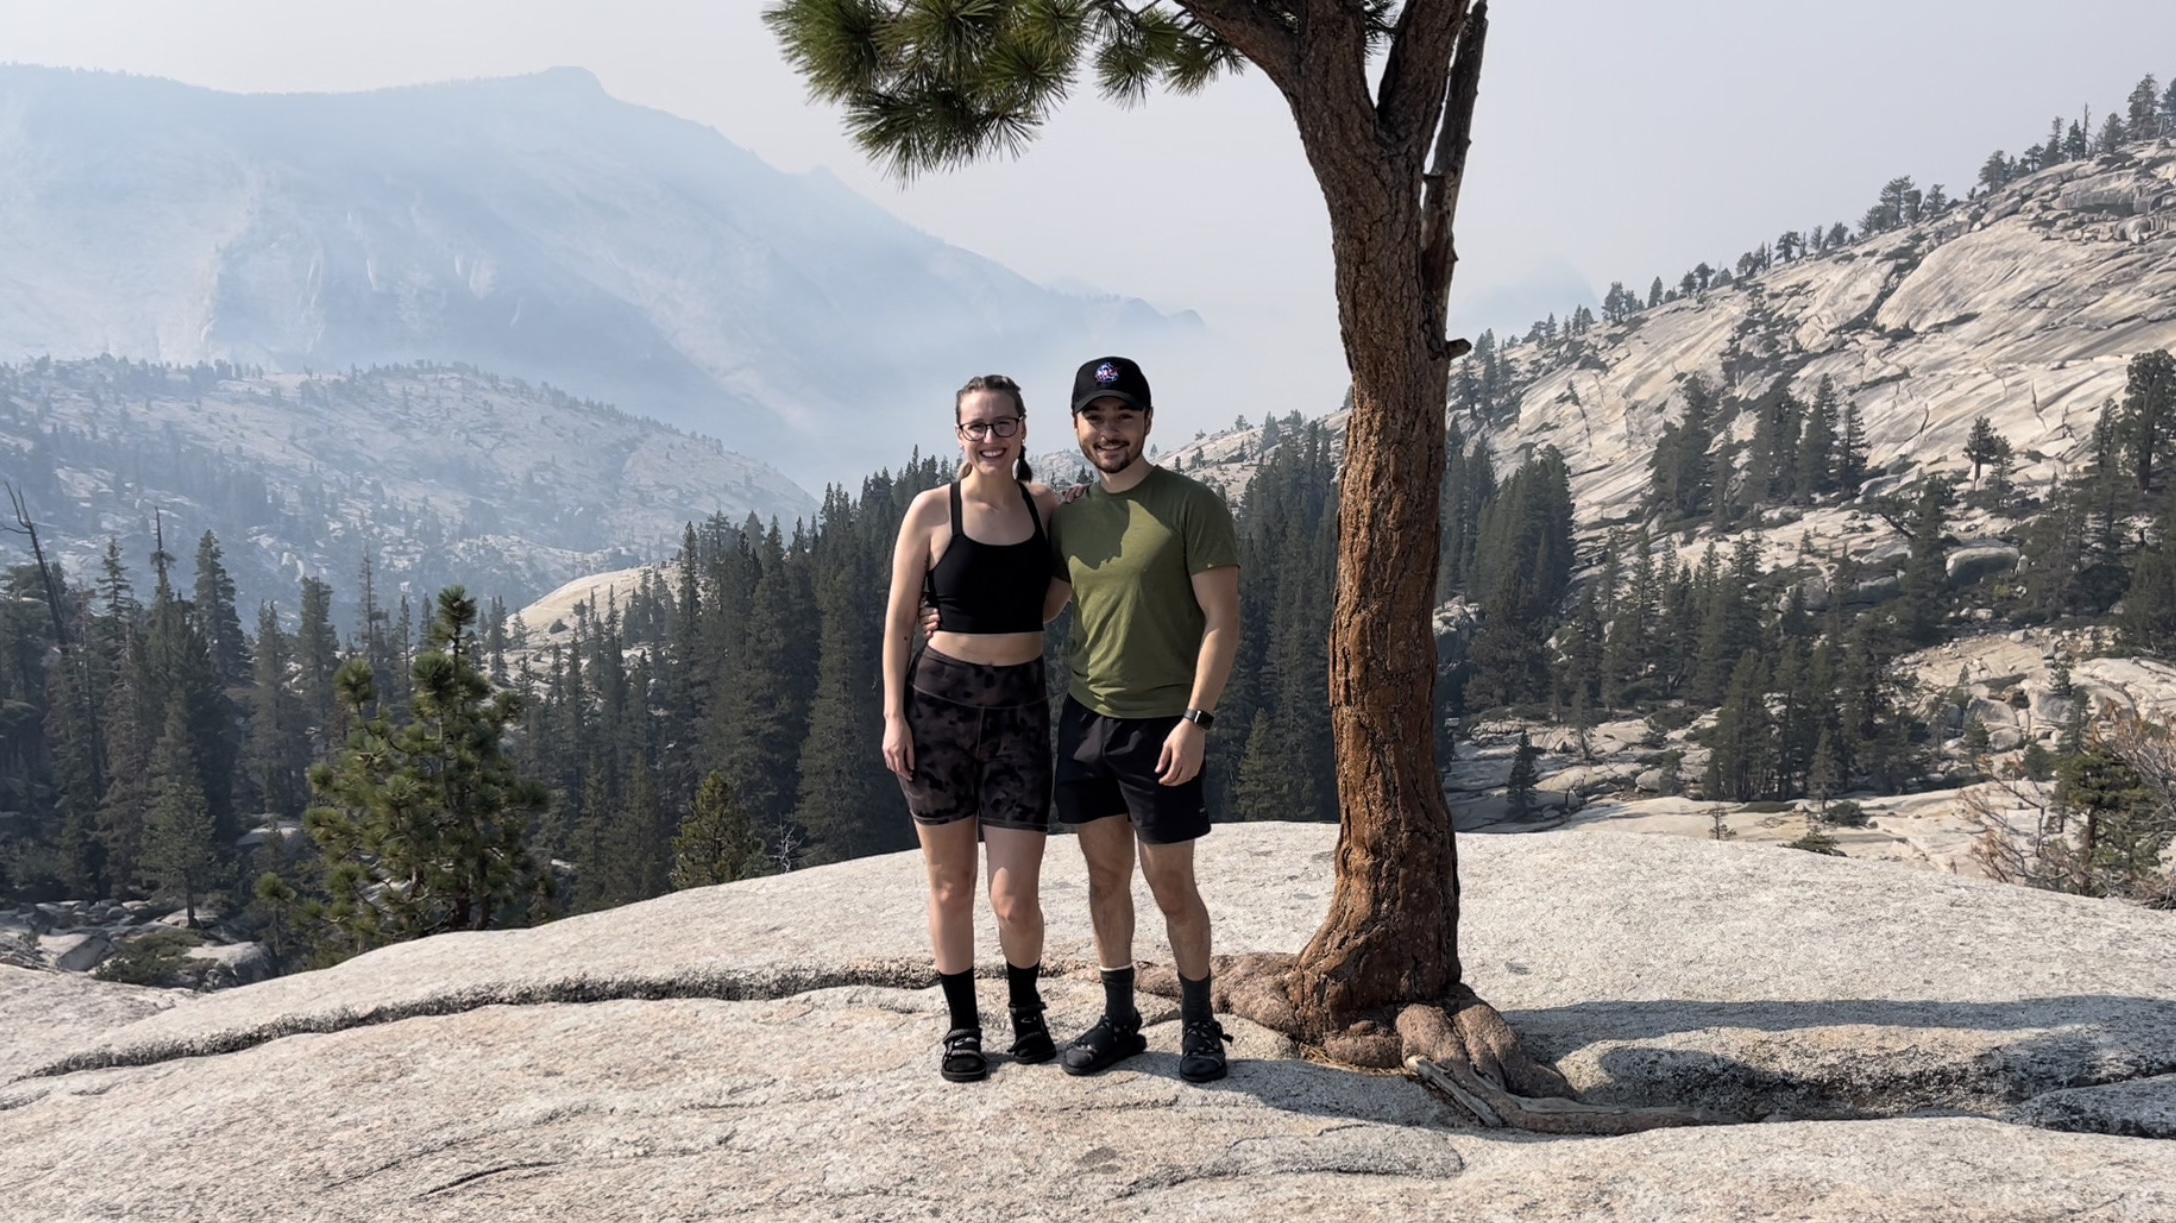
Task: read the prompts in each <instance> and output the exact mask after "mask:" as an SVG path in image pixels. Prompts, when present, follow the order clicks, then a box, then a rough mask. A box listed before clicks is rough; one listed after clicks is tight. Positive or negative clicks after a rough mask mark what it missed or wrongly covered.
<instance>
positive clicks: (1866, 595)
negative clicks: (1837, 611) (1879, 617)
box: [1844, 574, 1904, 607]
mask: <svg viewBox="0 0 2176 1223" xmlns="http://www.w3.org/2000/svg"><path fill="white" fill-rule="evenodd" d="M1903 591H1904V584H1903V582H1902V581H1900V580H1899V579H1898V578H1897V577H1896V576H1895V575H1894V574H1885V575H1883V576H1881V577H1878V578H1868V579H1867V580H1866V581H1863V582H1860V583H1859V584H1858V585H1856V586H1853V587H1852V588H1851V594H1850V596H1849V597H1848V598H1846V599H1845V600H1844V606H1846V607H1873V606H1876V605H1878V604H1882V603H1886V602H1888V601H1889V600H1891V599H1894V598H1896V597H1897V596H1898V595H1899V594H1902V593H1903Z"/></svg>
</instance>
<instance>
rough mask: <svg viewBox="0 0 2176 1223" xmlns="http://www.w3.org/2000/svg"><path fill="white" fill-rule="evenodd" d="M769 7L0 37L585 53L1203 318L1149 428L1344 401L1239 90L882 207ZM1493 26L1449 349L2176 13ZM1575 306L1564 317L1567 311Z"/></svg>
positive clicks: (49, 11)
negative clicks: (784, 44)
mask: <svg viewBox="0 0 2176 1223" xmlns="http://www.w3.org/2000/svg"><path fill="white" fill-rule="evenodd" d="M762 7H763V6H762V5H761V4H760V3H758V0H734V2H733V3H729V4H722V5H721V4H715V3H702V2H697V0H685V2H657V3H645V4H641V5H635V6H627V5H605V4H602V3H576V2H573V0H521V2H519V3H516V2H514V0H492V2H483V3H469V4H463V5H459V6H445V5H427V4H423V3H420V2H414V0H390V2H383V3H373V4H368V5H365V4H360V3H346V2H343V3H322V4H313V5H308V6H296V5H282V4H275V3H271V2H269V0H208V2H205V3H197V4H192V5H188V6H171V5H165V4H159V3H154V2H150V0H136V2H133V3H110V4H99V5H78V4H69V3H61V2H58V0H51V2H46V3H28V4H17V5H11V6H9V7H8V9H7V10H6V11H5V12H4V13H0V47H4V48H5V54H6V55H7V56H9V57H10V58H11V59H14V60H17V61H20V62H36V63H46V64H60V65H71V66H80V67H95V68H108V69H119V70H125V71H130V72H136V73H144V74H154V75H160V76H168V77H173V78H176V79H179V80H183V81H189V82H193V83H197V84H202V85H207V86H212V87H216V88H220V89H228V90H242V91H253V90H281V91H297V90H299V91H310V90H354V89H367V88H374V87H382V86H388V85H397V84H411V83H421V82H431V81H442V80H449V79H459V78H473V77H485V76H501V75H511V74H518V73H527V72H534V71H538V70H542V69H544V68H548V67H551V66H555V65H563V64H572V65H579V66H582V67H585V68H587V69H589V70H590V71H592V72H594V73H595V74H596V76H597V78H598V79H599V80H600V82H601V83H602V85H603V87H604V89H605V90H606V91H607V92H609V93H610V94H611V95H612V96H614V97H617V98H620V99H624V100H627V101H630V102H635V103H639V104H642V105H646V106H653V107H657V108H659V109H663V110H666V111H669V112H671V113H674V114H677V115H681V116H684V117H687V118H690V119H693V120H696V121H697V122H700V123H705V124H709V125H712V126H714V127H716V128H717V129H718V130H719V131H720V132H722V133H723V134H724V135H726V136H727V137H728V138H730V139H731V140H733V141H735V142H737V143H739V144H741V145H743V146H745V147H746V148H748V149H750V150H751V151H753V152H754V153H756V154H757V155H758V156H760V157H762V158H763V159H765V160H767V161H769V162H771V163H772V164H773V165H775V166H778V167H779V168H781V169H785V170H788V171H803V170H808V169H812V168H815V167H819V166H821V167H825V168H828V169H829V170H830V171H831V172H832V173H834V174H835V175H837V177H838V178H839V179H840V180H841V181H842V182H844V183H845V184H846V185H847V186H849V187H850V188H852V189H853V190H856V191H858V192H861V193H862V194H864V195H866V196H868V197H869V198H871V199H873V200H875V201H876V202H878V203H879V204H881V205H882V206H883V207H885V208H887V209H890V210H891V211H893V212H895V213H896V214H898V215H899V216H901V217H902V218H904V219H905V220H907V221H908V222H909V223H910V224H912V225H915V226H917V227H919V228H922V229H924V230H926V231H928V232H929V233H931V234H933V235H935V236H937V237H939V238H942V239H944V240H946V241H948V242H951V243H953V244H955V245H957V246H960V247H963V248H965V249H967V250H970V251H974V252H976V253H979V254H982V255H986V256H989V257H991V258H994V259H996V260H998V261H999V262H1001V263H1003V264H1005V265H1006V266H1008V267H1010V268H1012V269H1013V270H1015V271H1017V272H1019V273H1021V274H1023V275H1025V276H1027V277H1030V278H1032V279H1035V280H1038V281H1041V282H1044V283H1063V284H1066V285H1068V286H1072V287H1078V286H1082V285H1089V286H1095V287H1098V288H1101V289H1103V290H1106V291H1109V292H1112V293H1122V294H1126V295H1129V296H1137V297H1141V298H1145V299H1147V300H1148V301H1149V302H1151V303H1153V304H1155V305H1156V306H1157V307H1159V308H1160V309H1163V310H1165V311H1176V310H1184V309H1191V310H1195V311H1198V312H1199V313H1200V315H1201V316H1202V318H1203V319H1204V320H1205V321H1206V323H1207V328H1208V331H1207V334H1206V335H1203V336H1201V337H1199V338H1198V340H1197V341H1195V342H1193V343H1191V344H1189V345H1184V346H1181V349H1180V351H1179V352H1177V353H1174V354H1170V355H1161V354H1160V364H1159V365H1157V366H1152V367H1151V373H1152V374H1154V375H1156V376H1157V379H1158V389H1159V398H1160V400H1161V401H1162V402H1163V408H1164V410H1163V412H1162V428H1163V430H1164V432H1165V433H1166V435H1167V440H1178V439H1179V438H1182V437H1186V436H1191V434H1192V433H1193V431H1194V430H1196V429H1199V428H1216V427H1221V426H1223V425H1225V424H1227V423H1229V422H1230V421H1231V420H1232V418H1233V417H1234V416H1235V415H1238V414H1246V415H1248V416H1250V417H1253V418H1257V419H1258V418H1259V416H1260V415H1261V414H1262V413H1263V412H1265V411H1275V412H1280V413H1282V412H1285V411H1289V410H1292V409H1295V408H1297V409H1300V410H1302V411H1306V412H1309V413H1315V412H1320V411H1323V410H1327V409H1329V408H1332V407H1335V406H1336V405H1337V403H1338V402H1339V399H1340V398H1341V396H1342V393H1343V388H1344V384H1345V373H1344V369H1343V363H1342V353H1341V351H1340V349H1339V344H1338V339H1337V323H1336V318H1335V312H1334V308H1333V304H1332V300H1331V293H1330V265H1329V254H1328V243H1327V234H1326V225H1325V222H1324V218H1323V211H1322V205H1321V201H1320V198H1319V194H1318V193H1317V191H1316V188H1315V185H1314V183H1313V181H1312V179H1311V178H1310V176H1309V174H1308V171H1307V169H1306V165H1305V162H1304V160H1303V159H1302V157H1301V155H1300V151H1299V148H1298V142H1297V140H1296V138H1295V137H1294V135H1293V133H1292V130H1291V123H1290V120H1289V117H1288V116H1287V115H1286V113H1285V112H1284V110H1283V103H1282V101H1281V99H1280V98H1278V97H1277V95H1276V94H1275V91H1274V90H1272V89H1271V88H1270V87H1269V86H1268V84H1267V82H1266V81H1264V80H1263V79H1262V78H1261V77H1260V75H1259V74H1250V75H1247V76H1244V77H1241V78H1238V79H1235V80H1227V81H1223V82H1219V83H1218V84H1217V85H1216V86H1214V87H1213V88H1211V89H1210V90H1209V91H1207V92H1206V93H1205V94H1203V95H1201V96H1199V97H1194V98H1173V97H1165V96H1158V97H1155V98H1152V99H1151V100H1150V102H1149V103H1148V104H1147V105H1146V106H1145V107H1143V108H1141V109H1139V110H1134V111H1126V110H1121V109H1119V108H1115V107H1113V106H1110V105H1108V104H1106V103H1103V102H1101V101H1100V100H1097V99H1094V98H1091V97H1083V98H1080V99H1078V100H1076V101H1075V102H1074V103H1073V104H1071V105H1069V106H1068V107H1066V108H1065V109H1064V110H1063V111H1062V112H1061V114H1060V115H1059V117H1058V118H1057V120H1056V121H1055V122H1053V123H1052V124H1051V126H1050V127H1049V129H1048V130H1047V131H1046V132H1044V133H1043V136H1042V138H1041V139H1040V140H1039V141H1038V142H1037V144H1036V145H1035V146H1034V147H1033V148H1032V149H1031V150H1030V151H1029V152H1028V153H1027V154H1026V155H1025V156H1024V157H1022V158H1021V159H1020V160H1018V161H1016V162H1007V163H997V164H991V165H984V166H977V167H973V168H970V169H968V170H966V171H963V172H959V173H954V174H943V175H932V176H929V177H928V178H926V179H923V180H921V181H918V182H916V183H914V184H912V185H911V186H905V187H902V186H899V185H897V184H894V183H891V182H889V181H887V180H885V179H884V178H883V177H882V176H881V175H880V174H879V173H878V172H877V171H876V170H875V169H873V168H872V167H871V166H870V165H869V164H868V163H867V162H866V161H865V159H864V158H863V157H862V156H861V155H860V154H859V153H858V152H857V151H856V150H855V149H854V148H853V147H852V146H851V144H850V143H849V142H848V141H847V139H846V138H845V137H844V136H843V135H842V133H841V131H840V128H839V122H838V116H837V115H836V114H835V113H834V112H832V111H830V110H828V109H825V108H821V107H816V106H813V105H811V104H809V103H808V102H807V101H806V100H805V94H804V90H803V88H802V86H801V84H800V82H799V81H798V80H797V79H796V78H795V77H794V76H793V74H792V73H791V71H790V70H789V69H788V68H787V67H786V66H785V65H784V63H783V62H782V61H781V59H780V57H779V55H778V51H777V47H776V45H775V43H774V42H773V41H772V39H771V38H770V37H769V35H768V32H767V31H766V30H765V29H764V28H763V26H762V24H761V22H760V19H759V15H760V11H761V8H762ZM1493 21H1494V29H1493V32H1492V35H1491V38H1490V44H1489V65H1488V69H1487V72H1486V74H1485V77H1484V82H1483V90H1482V99H1481V106H1480V111H1479V115H1478V119H1477V126H1476V144H1475V148H1474V153H1473V160H1472V163H1471V165H1472V170H1471V175H1472V177H1471V182H1470V184H1469V186H1468V188H1467V192H1466V197H1465V199H1464V201H1463V205H1462V212H1461V217H1460V227H1459V232H1460V234H1461V237H1462V239H1463V241H1462V244H1461V256H1462V261H1461V264H1460V272H1459V282H1458V286H1457V288H1456V289H1455V290H1454V296H1453V315H1454V318H1455V319H1456V321H1457V323H1458V325H1459V326H1460V327H1461V328H1462V329H1478V328H1480V327H1483V326H1494V327H1497V328H1498V329H1505V328H1512V327H1518V328H1523V326H1524V324H1525V323H1526V322H1528V321H1530V320H1531V319H1532V318H1534V317H1537V316H1538V315H1539V314H1541V313H1546V312H1548V311H1549V310H1551V309H1554V310H1556V311H1557V312H1558V313H1561V312H1562V311H1563V310H1564V309H1566V308H1569V307H1570V306H1573V305H1576V304H1580V303H1581V302H1582V301H1592V300H1593V299H1594V297H1596V296H1598V295H1599V293H1600V291H1601V289H1602V288H1604V287H1606V286H1607V284H1608V283H1609V282H1610V281H1611V280H1623V281H1625V282H1627V283H1628V284H1634V285H1635V286H1636V287H1640V288H1644V286H1645V285H1646V283H1647V281H1648V280H1649V279H1650V278H1652V277H1653V276H1656V275H1660V276H1662V277H1663V278H1664V279H1665V280H1666V281H1674V280H1675V278H1676V276H1677V275H1679V274H1680V273H1682V272H1683V271H1684V270H1685V269H1686V268H1688V267H1690V266H1691V265H1692V264H1694V263H1696V262H1699V261H1701V260H1707V261H1709V262H1711V263H1716V264H1718V265H1720V264H1723V263H1725V262H1727V261H1729V260H1732V259H1734V258H1735V257H1736V255H1737V253H1738V252H1740V251H1742V250H1745V249H1747V248H1749V247H1752V246H1755V245H1758V244H1759V243H1760V242H1762V241H1765V240H1770V239H1772V238H1773V237H1774V236H1775V233H1776V231H1777V230H1779V229H1780V228H1783V227H1786V226H1788V227H1795V228H1800V229H1803V228H1805V227H1807V226H1810V225H1813V224H1816V223H1822V224H1826V223H1828V222H1831V221H1836V220H1844V221H1846V222H1847V223H1855V221H1856V218H1857V216H1858V214H1859V213H1860V212H1861V211H1863V210H1864V208H1865V207H1866V205H1867V204H1868V203H1870V202H1871V201H1872V199H1873V196H1874V194H1875V192H1876V190H1877V189H1878V187H1879V186H1880V184H1881V182H1882V181H1884V180H1886V179H1888V178H1890V177H1893V176H1895V175H1898V174H1911V175H1913V176H1915V177H1916V178H1917V179H1918V180H1919V182H1920V183H1921V184H1922V185H1928V184H1932V183H1936V182H1939V183H1942V184H1944V185H1945V186H1946V187H1948V189H1949V190H1950V191H1951V192H1952V193H1953V194H1958V193H1962V191H1964V190H1965V189H1966V188H1968V187H1969V186H1970V185H1971V182H1972V180H1973V177H1974V174H1975V172H1976V170H1977V167H1978V164H1979V162H1980V160H1981V159H1982V158H1984V157H1985V156H1986V154H1987V153H1988V152H1990V151H1992V150H1993V149H1995V148H1998V147H2000V148H2003V149H2007V150H2009V151H2010V152H2013V153H2014V152H2016V151H2017V150H2018V149H2019V148H2021V147H2022V146H2024V145H2026V144H2028V143H2030V142H2033V141H2036V140H2038V139H2040V138H2041V137H2042V136H2043V135H2044V133H2045V131H2046V127H2047V122H2048V119H2049V117H2050V116H2052V115H2054V114H2057V113H2060V114H2062V115H2064V116H2065V117H2066V118H2069V117H2076V116H2077V114H2078V112H2079V109H2080V107H2081V105H2082V104H2090V105H2091V106H2092V107H2093V108H2094V119H2095V122H2097V121H2098V117H2099V115H2100V114H2101V113H2103V112H2105V111H2106V110H2107V109H2108V108H2109V107H2111V106H2114V105H2116V104H2118V103H2119V102H2120V101H2121V91H2122V90H2124V89H2126V88H2127V87H2128V85H2129V83H2130V82H2132V81H2135V80H2136V79H2137V78H2138V77H2139V76H2141V75H2143V74H2145V73H2147V72H2155V73H2158V74H2161V75H2162V76H2164V77H2165V76H2166V75H2167V74H2169V73H2170V72H2171V71H2172V70H2176V62H2166V61H2169V60H2170V57H2171V56H2176V6H2169V5H2160V4H2149V3H2143V2H2141V0H2084V2H2081V3H2078V4H2074V5H2071V6H2068V7H2066V8H2065V9H2064V10H2063V12H2062V13H2061V15H2060V18H2059V19H2053V20H2051V19H2050V17H2049V14H2048V11H2047V10H2046V9H2045V8H2043V7H2038V6H2035V7H2032V8H2028V7H2027V6H2025V5H2023V4H2019V3H2014V2H2010V0H2002V2H1999V3H1966V2H1964V0H1941V2H1939V3H1936V2H1928V3H1921V4H1912V5H1896V4H1878V3H1874V2H1873V0H1844V2H1842V3H1839V4H1837V5H1832V6H1828V7H1826V8H1823V9H1817V10H1802V9H1789V8H1775V7H1771V6H1759V7H1743V6H1740V7H1719V6H1715V5H1711V4H1703V3H1697V2H1696V0H1670V2H1666V3H1657V4H1650V5H1641V6H1624V5H1617V4H1611V3H1607V2H1606V0H1573V2H1566V3H1559V4H1554V5H1529V4H1504V5H1499V6H1497V8H1496V11H1495V12H1494V14H1493ZM1582 285H1583V286H1584V287H1585V288H1586V290H1587V293H1586V295H1584V296H1583V297H1580V298H1577V299H1573V298H1570V297H1567V296H1566V295H1567V294H1569V293H1570V292H1571V291H1572V290H1574V289H1576V288H1578V287H1580V286H1582ZM1558 298H1564V300H1561V301H1558V300H1556V299H1558ZM1552 302H1553V303H1554V304H1553V305H1552V304H1550V303H1552ZM842 342H848V343H850V340H847V341H842ZM1082 355H1087V354H1082ZM1043 364H1044V365H1046V366H1047V368H1041V367H1039V368H1032V369H1022V370H1018V371H1016V372H1019V373H1021V374H1022V375H1023V376H1024V377H1025V378H1026V379H1027V380H1028V383H1029V389H1030V395H1031V404H1032V405H1034V406H1035V407H1036V408H1037V409H1038V414H1037V415H1036V417H1035V419H1036V420H1038V421H1040V422H1043V424H1042V428H1043V429H1044V430H1045V434H1046V436H1044V437H1043V438H1041V439H1040V441H1039V444H1038V447H1037V448H1038V449H1042V448H1045V447H1047V446H1048V445H1050V444H1052V443H1053V442H1055V441H1056V440H1058V439H1055V438H1051V437H1049V436H1047V434H1048V433H1050V432H1057V431H1059V430H1060V429H1061V428H1062V423H1063V417H1062V416H1059V415H1056V414H1055V413H1054V411H1041V409H1043V408H1045V407H1048V408H1050V409H1055V406H1056V404H1057V403H1058V402H1059V401H1060V400H1061V399H1062V397H1063V390H1064V378H1065V375H1066V372H1067V370H1066V369H1065V362H1064V361H1062V360H1060V359H1057V358H1052V359H1051V360H1049V361H1047V362H1045V363H1043ZM969 372H975V371H971V370H962V371H961V373H962V376H964V375H965V374H966V373H969ZM930 412H931V413H932V415H933V417H934V419H933V421H932V423H931V427H930V428H929V429H928V430H927V441H928V443H929V444H931V445H945V444H947V440H946V435H945V430H944V428H943V423H944V422H943V415H942V408H941V406H939V405H935V404H933V405H931V407H930ZM758 457H762V458H765V459H769V460H771V461H773V462H777V463H779V465H780V466H781V467H784V468H785V469H786V470H788V471H790V472H793V473H794V474H796V475H803V474H804V473H805V472H807V471H808V470H809V468H808V465H807V464H806V463H804V462H796V461H794V457H793V456H788V455H760V456H758ZM828 474H834V475H845V474H848V473H845V472H837V473H828Z"/></svg>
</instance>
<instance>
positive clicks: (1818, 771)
mask: <svg viewBox="0 0 2176 1223" xmlns="http://www.w3.org/2000/svg"><path fill="white" fill-rule="evenodd" d="M1843 788H1844V771H1843V762H1842V761H1840V760H1839V759H1838V758H1837V753H1836V738H1835V736H1834V735H1833V734H1831V733H1830V732H1829V730H1828V729H1827V728H1826V727H1824V728H1822V731H1821V740H1820V743H1819V744H1818V745H1817V746H1816V747H1815V748H1814V749H1813V763H1812V764H1811V765H1810V766H1809V767H1808V768H1807V769H1806V794H1807V796H1808V797H1810V798H1812V799H1813V809H1814V813H1815V817H1816V818H1817V819H1823V818H1826V817H1827V813H1828V800H1829V799H1831V798H1834V797H1835V796H1836V795H1837V794H1839V793H1841V792H1842V790H1843Z"/></svg>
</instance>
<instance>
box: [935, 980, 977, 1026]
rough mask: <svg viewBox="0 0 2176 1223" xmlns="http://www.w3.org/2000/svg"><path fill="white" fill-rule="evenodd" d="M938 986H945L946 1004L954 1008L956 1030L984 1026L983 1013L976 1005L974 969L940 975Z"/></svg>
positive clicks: (953, 1018) (953, 1024) (953, 1020)
mask: <svg viewBox="0 0 2176 1223" xmlns="http://www.w3.org/2000/svg"><path fill="white" fill-rule="evenodd" d="M937 984H939V985H942V986H944V1002H945V1005H946V1006H948V1007H951V1008H952V1026H953V1027H954V1028H955V1029H958V1028H979V1027H981V1026H982V1011H981V1009H980V1008H979V1007H977V1006H976V1005H975V970H974V969H972V968H970V969H967V970H965V971H964V972H941V973H938V974H937Z"/></svg>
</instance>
